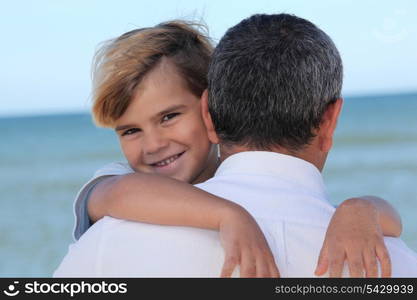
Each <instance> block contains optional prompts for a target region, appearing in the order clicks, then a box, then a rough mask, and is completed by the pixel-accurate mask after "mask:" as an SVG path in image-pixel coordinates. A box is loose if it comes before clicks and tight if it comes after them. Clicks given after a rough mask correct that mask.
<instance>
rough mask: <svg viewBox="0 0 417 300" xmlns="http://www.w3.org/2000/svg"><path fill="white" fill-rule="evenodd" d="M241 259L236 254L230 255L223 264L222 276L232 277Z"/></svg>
mask: <svg viewBox="0 0 417 300" xmlns="http://www.w3.org/2000/svg"><path fill="white" fill-rule="evenodd" d="M238 263H239V260H238V259H237V258H236V257H234V256H228V257H226V259H225V262H224V264H223V268H222V272H221V274H220V277H230V276H232V273H233V271H234V270H235V268H236V266H237V264H238Z"/></svg>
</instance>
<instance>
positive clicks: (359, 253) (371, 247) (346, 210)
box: [316, 196, 402, 277]
mask: <svg viewBox="0 0 417 300" xmlns="http://www.w3.org/2000/svg"><path fill="white" fill-rule="evenodd" d="M401 232H402V223H401V218H400V216H399V215H398V213H397V212H396V210H395V209H394V208H393V207H392V206H391V205H390V204H389V203H388V202H387V201H385V200H384V199H381V198H378V197H374V196H363V197H358V198H350V199H347V200H345V201H344V202H343V203H342V204H341V205H340V206H339V207H338V208H337V209H336V211H335V213H334V215H333V217H332V219H331V221H330V224H329V227H328V229H327V233H326V238H325V241H324V245H323V248H322V250H321V253H320V257H319V262H318V266H317V269H316V275H322V274H324V273H325V271H326V270H327V269H328V268H329V271H330V276H331V277H340V275H341V273H342V269H343V263H344V260H345V259H347V262H348V265H349V270H350V274H351V276H352V277H362V276H363V275H362V272H363V271H362V270H365V271H366V276H367V277H374V276H377V274H378V269H377V259H379V261H380V263H381V275H382V276H384V277H389V276H390V274H391V262H390V257H389V253H388V251H387V249H386V247H385V243H384V239H383V236H384V235H386V236H393V237H398V236H400V235H401Z"/></svg>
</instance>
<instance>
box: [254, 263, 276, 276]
mask: <svg viewBox="0 0 417 300" xmlns="http://www.w3.org/2000/svg"><path fill="white" fill-rule="evenodd" d="M271 276H272V275H271V274H270V272H269V266H268V263H267V261H266V260H265V259H264V258H261V259H258V260H257V262H256V277H258V278H266V277H271Z"/></svg>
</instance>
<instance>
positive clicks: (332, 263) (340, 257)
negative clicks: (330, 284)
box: [327, 249, 346, 278]
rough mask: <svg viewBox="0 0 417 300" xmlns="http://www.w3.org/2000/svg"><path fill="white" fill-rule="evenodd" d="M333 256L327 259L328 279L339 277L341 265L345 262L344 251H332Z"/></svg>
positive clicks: (341, 269)
mask: <svg viewBox="0 0 417 300" xmlns="http://www.w3.org/2000/svg"><path fill="white" fill-rule="evenodd" d="M332 253H333V255H332V256H330V255H329V258H328V259H327V261H328V264H329V276H330V277H333V278H334V277H341V276H342V271H343V264H344V262H345V258H346V255H345V251H344V250H342V249H333V250H332Z"/></svg>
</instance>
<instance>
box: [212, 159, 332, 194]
mask: <svg viewBox="0 0 417 300" xmlns="http://www.w3.org/2000/svg"><path fill="white" fill-rule="evenodd" d="M227 174H241V175H244V174H251V175H261V176H269V177H279V178H281V179H283V180H286V181H291V182H293V183H295V184H296V185H299V186H302V187H304V188H305V189H308V190H309V191H310V192H313V193H316V194H320V195H322V196H323V197H325V198H327V197H326V193H325V186H324V182H323V177H322V175H321V173H320V171H319V170H318V169H317V167H316V166H314V165H313V164H311V163H309V162H307V161H305V160H303V159H300V158H297V157H294V156H290V155H286V154H281V153H277V152H269V151H245V152H239V153H236V154H233V155H231V156H229V157H228V158H226V159H225V160H224V161H223V162H222V163H221V164H220V166H219V168H218V169H217V171H216V174H215V176H216V177H217V176H223V175H227Z"/></svg>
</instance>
